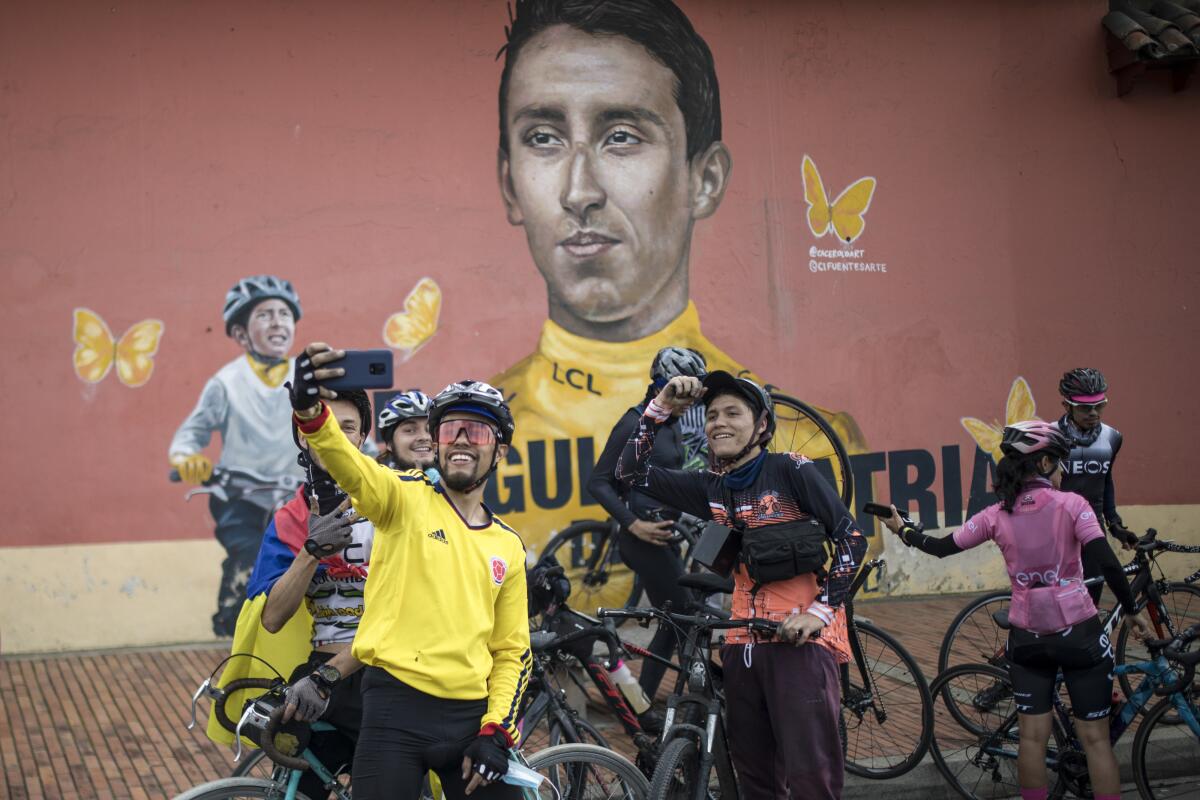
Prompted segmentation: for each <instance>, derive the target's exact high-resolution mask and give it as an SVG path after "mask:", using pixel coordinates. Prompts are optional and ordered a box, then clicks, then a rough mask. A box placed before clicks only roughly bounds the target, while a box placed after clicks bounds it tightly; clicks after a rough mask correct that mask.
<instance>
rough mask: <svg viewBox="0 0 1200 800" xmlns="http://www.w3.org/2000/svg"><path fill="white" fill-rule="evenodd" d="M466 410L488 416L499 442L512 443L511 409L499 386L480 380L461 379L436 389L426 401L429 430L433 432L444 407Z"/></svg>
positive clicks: (513, 426) (449, 409)
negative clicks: (495, 429)
mask: <svg viewBox="0 0 1200 800" xmlns="http://www.w3.org/2000/svg"><path fill="white" fill-rule="evenodd" d="M452 410H454V411H467V412H470V413H472V414H479V415H480V416H483V417H488V418H490V419H491V420H492V421H493V422H495V423H496V425H497V434H498V437H499V439H500V442H501V443H502V444H512V438H513V431H514V430H515V429H516V423H514V422H513V416H512V412H511V411H510V410H509V408H508V403H506V402H504V395H502V394H500V392H499V390H497V389H496V388H495V387H493V386H490V385H488V384H486V383H484V382H483V381H473V380H462V381H456V382H455V383H452V384H450V385H449V386H447V387H446V388H445V389H442V390H441V391H440V392H438V394H437V396H436V397H434V398H433V402H431V403H430V405H429V430H430V432H431V433H434V434H435V438H436V433H437V427H438V425H439V424H440V423H441V421H442V417H443V416H445V414H446V412H447V411H452Z"/></svg>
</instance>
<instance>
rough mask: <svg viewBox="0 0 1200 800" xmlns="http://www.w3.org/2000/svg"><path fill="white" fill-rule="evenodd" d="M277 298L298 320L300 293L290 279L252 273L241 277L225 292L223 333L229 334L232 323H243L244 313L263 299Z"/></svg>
mask: <svg viewBox="0 0 1200 800" xmlns="http://www.w3.org/2000/svg"><path fill="white" fill-rule="evenodd" d="M271 299H278V300H282V301H283V302H285V303H287V304H288V306H290V307H291V309H292V314H293V315H294V316H295V318H296V321H297V322H299V321H300V295H298V294H296V290H295V289H294V288H292V284H291V281H285V280H284V279H283V278H277V277H275V276H274V275H252V276H251V277H249V278H242V279H241V280H240V281H238V282H237V283H235V284H234V285H233V287H232V288H231V289H230V290H229V291H228V292H226V293H225V311H224V314H223V316H224V317H225V335H226V336H229V335H230V332H231V331H232V329H233V326H234V325H242V324H244V323H245V315H246V314H248V313H249V312H250V309H252V308H254V306H256V305H258V304H259V303H260V302H262V301H263V300H271Z"/></svg>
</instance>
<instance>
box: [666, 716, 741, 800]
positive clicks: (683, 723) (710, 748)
mask: <svg viewBox="0 0 1200 800" xmlns="http://www.w3.org/2000/svg"><path fill="white" fill-rule="evenodd" d="M697 719H703V720H704V725H703V726H701V725H698V724H696V723H695V722H693V721H692V720H697ZM720 724H721V703H720V701H719V700H717V699H716V698H712V697H704V696H702V695H675V696H673V697H671V698H669V699H668V700H667V715H666V718H665V719H664V721H663V733H662V743H663V745H664V746H665V745H666V744H667V742H669V741H671V740H672V739H674V738H676V737H679V736H687V737H690V738H693V739H695V741H696V745H697V749H698V750H699V764H698V765H697V769H696V776H695V777H696V784H695V786H694V787H693V791H692V800H705V799H706V798H707V797H708V774H709V772H710V771H711V770H712V767H713V764H714V762H715V761H716V753H714V747H715V744H716V741H717V726H718V725H720ZM726 757H728V754H726ZM725 789H726V787H722V790H725ZM722 796H724V792H723V793H722Z"/></svg>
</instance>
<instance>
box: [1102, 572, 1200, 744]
mask: <svg viewBox="0 0 1200 800" xmlns="http://www.w3.org/2000/svg"><path fill="white" fill-rule="evenodd" d="M1159 593H1160V594H1161V595H1162V599H1163V605H1165V606H1166V609H1167V613H1168V614H1169V615H1170V617H1171V625H1172V627H1173V628H1174V629H1175V632H1176V633H1178V632H1180V631H1182V630H1185V629H1186V628H1187V627H1188V626H1190V625H1195V624H1196V623H1198V622H1200V588H1198V587H1196V586H1192V585H1191V584H1188V583H1168V584H1166V585H1164V586H1161V587H1159ZM1148 613H1149V614H1150V616H1151V619H1152V621H1153V622H1154V629H1155V633H1154V635H1155V636H1156V637H1160V638H1164V639H1165V638H1166V637H1167V636H1168V635H1169V634H1168V632H1167V626H1166V624H1165V622H1164V621H1163V620H1162V619H1161V618H1159V619H1155V616H1156V615H1158V611H1157V610H1149V611H1148ZM1116 648H1117V649H1116V662H1117V663H1118V664H1136V663H1138V662H1139V661H1149V660H1150V651H1149V650H1147V649H1146V646H1145V645H1143V644H1142V643H1141V642H1139V641H1138V640H1137V639H1134V638H1133V637H1131V636H1130V635H1129V626H1127V625H1122V626H1121V630H1120V632H1119V633H1117V645H1116ZM1131 679H1132V680H1131ZM1143 679H1144V676H1142V675H1139V674H1137V673H1134V674H1133V675H1118V676H1117V680H1119V681H1120V682H1121V691H1122V692H1124V693H1125V696H1126V697H1131V696H1132V695H1133V693H1134V691H1136V690H1137V686H1135V685H1134V682H1136V683H1138V684H1140V683H1141V682H1142V680H1143ZM1141 713H1142V714H1145V713H1147V709H1146V708H1142V710H1141ZM1166 715H1167V718H1166V720H1165V722H1166V724H1169V725H1174V724H1178V723H1179V715H1178V714H1177V713H1175V711H1174V710H1168V712H1166Z"/></svg>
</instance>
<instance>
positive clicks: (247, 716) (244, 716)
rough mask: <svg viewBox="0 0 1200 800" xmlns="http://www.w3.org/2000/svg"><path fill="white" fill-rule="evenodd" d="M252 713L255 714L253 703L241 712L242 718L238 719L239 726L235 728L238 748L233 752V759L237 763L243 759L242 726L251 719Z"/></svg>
mask: <svg viewBox="0 0 1200 800" xmlns="http://www.w3.org/2000/svg"><path fill="white" fill-rule="evenodd" d="M252 714H254V704H253V703H251V704H250V705H247V706H246V710H245V711H242V712H241V718H240V720H238V727H236V728H234V739H236V740H238V748H236V750H235V751H234V754H233V760H234V763H235V764H236V763H238V762H239V760H241V727H242V726H244V724H246V722H247V721H248V720H250V716H251V715H252Z"/></svg>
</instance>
